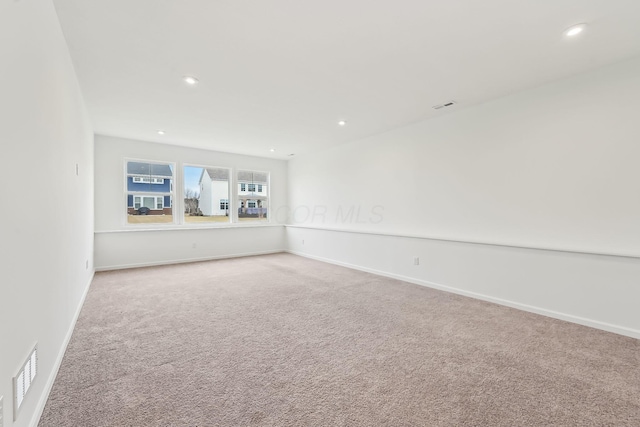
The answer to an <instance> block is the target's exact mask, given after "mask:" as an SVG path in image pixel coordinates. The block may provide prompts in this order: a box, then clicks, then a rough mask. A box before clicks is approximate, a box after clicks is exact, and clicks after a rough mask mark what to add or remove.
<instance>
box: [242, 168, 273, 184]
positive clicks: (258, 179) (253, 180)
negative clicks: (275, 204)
mask: <svg viewBox="0 0 640 427" xmlns="http://www.w3.org/2000/svg"><path fill="white" fill-rule="evenodd" d="M267 181H268V176H267V174H266V173H264V172H249V171H238V182H245V183H249V184H265V185H266V184H267V183H268V182H267Z"/></svg>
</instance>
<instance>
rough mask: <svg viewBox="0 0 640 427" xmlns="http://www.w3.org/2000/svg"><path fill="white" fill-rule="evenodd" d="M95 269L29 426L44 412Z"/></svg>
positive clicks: (35, 426)
mask: <svg viewBox="0 0 640 427" xmlns="http://www.w3.org/2000/svg"><path fill="white" fill-rule="evenodd" d="M95 273H96V272H95V270H94V271H93V272H92V273H91V276H90V277H89V281H88V282H87V284H86V286H85V289H84V292H83V293H82V298H80V304H78V307H76V311H75V313H74V314H73V320H72V321H71V324H70V325H69V329H68V330H67V334H66V335H65V337H64V341H63V342H62V347H61V348H60V351H59V352H58V357H56V361H55V363H54V365H53V370H52V371H51V373H50V374H49V378H47V382H46V383H45V385H44V391H43V392H42V395H41V396H40V400H38V404H37V405H36V410H35V412H34V414H33V417H32V418H31V422H30V423H29V425H30V426H31V427H37V426H38V423H39V422H40V417H42V412H44V407H45V405H46V404H47V400H48V399H49V394H50V393H51V389H52V388H53V383H54V382H55V380H56V377H57V376H58V371H59V370H60V366H61V365H62V359H64V354H65V353H66V351H67V346H68V345H69V341H71V336H72V335H73V331H74V329H75V327H76V322H77V321H78V317H80V312H81V311H82V307H83V306H84V300H85V299H86V298H87V294H88V293H89V288H90V287H91V282H93V277H94V275H95Z"/></svg>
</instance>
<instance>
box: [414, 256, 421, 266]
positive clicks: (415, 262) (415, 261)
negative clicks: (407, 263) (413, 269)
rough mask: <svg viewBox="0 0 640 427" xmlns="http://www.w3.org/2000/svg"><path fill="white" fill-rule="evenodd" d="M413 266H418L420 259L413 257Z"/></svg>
mask: <svg viewBox="0 0 640 427" xmlns="http://www.w3.org/2000/svg"><path fill="white" fill-rule="evenodd" d="M413 265H420V257H417V256H414V257H413Z"/></svg>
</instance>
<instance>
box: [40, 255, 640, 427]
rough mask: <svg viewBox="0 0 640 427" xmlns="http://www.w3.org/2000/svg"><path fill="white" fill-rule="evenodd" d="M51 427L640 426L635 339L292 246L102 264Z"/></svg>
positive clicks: (54, 397)
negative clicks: (312, 255)
mask: <svg viewBox="0 0 640 427" xmlns="http://www.w3.org/2000/svg"><path fill="white" fill-rule="evenodd" d="M39 425H40V426H46V427H64V426H73V427H90V426H105V427H106V426H110V427H119V426H135V427H140V426H192V427H193V426H198V427H205V426H509V427H514V426H635V427H637V426H640V340H635V339H632V338H626V337H623V336H619V335H615V334H611V333H606V332H602V331H598V330H595V329H590V328H587V327H583V326H578V325H574V324H571V323H565V322H562V321H558V320H553V319H549V318H546V317H542V316H537V315H534V314H529V313H525V312H521V311H518V310H514V309H510V308H506V307H502V306H498V305H494V304H490V303H486V302H482V301H477V300H473V299H469V298H465V297H461V296H456V295H452V294H448V293H444V292H439V291H435V290H432V289H428V288H425V287H421V286H417V285H412V284H408V283H404V282H400V281H396V280H391V279H387V278H383V277H378V276H374V275H370V274H366V273H362V272H358V271H354V270H349V269H346V268H341V267H337V266H333V265H329V264H324V263H320V262H316V261H312V260H308V259H304V258H300V257H296V256H294V255H289V254H278V255H269V256H261V257H252V258H241V259H230V260H222V261H211V262H202V263H194V264H182V265H176V266H164V267H153V268H141V269H135V270H127V271H115V272H107V273H99V274H97V275H96V278H95V280H94V282H93V285H92V286H91V290H90V291H89V294H88V296H87V300H86V303H85V306H84V308H83V310H82V313H81V315H80V319H79V321H78V324H77V326H76V330H75V332H74V335H73V337H72V339H71V343H70V344H69V348H68V350H67V353H66V355H65V358H64V361H63V363H62V367H61V369H60V372H59V374H58V377H57V379H56V382H55V384H54V387H53V391H52V393H51V396H50V398H49V401H48V402H47V405H46V408H45V410H44V414H43V416H42V419H41V421H40V424H39Z"/></svg>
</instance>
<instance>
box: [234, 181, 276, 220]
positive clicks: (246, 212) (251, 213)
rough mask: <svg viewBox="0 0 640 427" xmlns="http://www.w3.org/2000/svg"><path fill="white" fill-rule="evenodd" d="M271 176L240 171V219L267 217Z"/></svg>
mask: <svg viewBox="0 0 640 427" xmlns="http://www.w3.org/2000/svg"><path fill="white" fill-rule="evenodd" d="M268 181H269V176H268V174H266V173H262V172H249V171H238V199H239V200H238V203H239V206H238V217H239V218H251V217H254V218H266V217H267V200H268V193H267V190H268V188H267V186H268V184H269V182H268Z"/></svg>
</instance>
